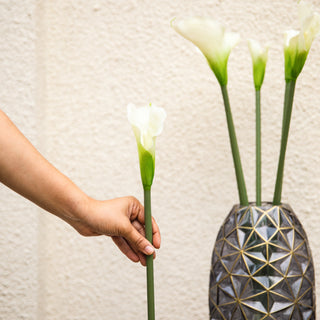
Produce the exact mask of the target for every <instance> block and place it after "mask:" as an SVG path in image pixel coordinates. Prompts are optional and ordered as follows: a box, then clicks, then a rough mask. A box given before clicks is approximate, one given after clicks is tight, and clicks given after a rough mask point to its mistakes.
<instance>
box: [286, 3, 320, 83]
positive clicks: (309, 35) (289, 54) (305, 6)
mask: <svg viewBox="0 0 320 320" xmlns="http://www.w3.org/2000/svg"><path fill="white" fill-rule="evenodd" d="M299 22H300V30H299V31H297V30H289V31H287V32H286V33H285V44H284V57H285V78H286V81H290V80H295V79H297V77H298V76H299V74H300V72H301V71H302V68H303V66H304V64H305V61H306V59H307V56H308V53H309V50H310V48H311V44H312V42H313V40H314V39H315V37H316V36H317V35H318V33H319V31H320V15H319V14H318V13H315V12H313V9H312V6H311V5H310V4H309V3H306V2H305V1H300V2H299Z"/></svg>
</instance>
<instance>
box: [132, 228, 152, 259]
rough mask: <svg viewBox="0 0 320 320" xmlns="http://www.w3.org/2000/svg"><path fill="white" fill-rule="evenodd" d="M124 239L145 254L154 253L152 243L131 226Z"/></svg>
mask: <svg viewBox="0 0 320 320" xmlns="http://www.w3.org/2000/svg"><path fill="white" fill-rule="evenodd" d="M126 240H127V241H128V242H129V244H130V245H131V246H132V247H133V248H134V249H135V250H137V251H140V252H142V253H144V254H146V255H147V256H149V255H151V254H153V253H154V251H155V249H154V247H153V245H152V244H151V243H150V242H149V241H148V240H147V239H146V238H145V237H144V236H142V235H141V233H139V232H138V231H137V230H136V229H135V228H134V227H133V226H131V230H130V231H129V233H128V235H127V236H126Z"/></svg>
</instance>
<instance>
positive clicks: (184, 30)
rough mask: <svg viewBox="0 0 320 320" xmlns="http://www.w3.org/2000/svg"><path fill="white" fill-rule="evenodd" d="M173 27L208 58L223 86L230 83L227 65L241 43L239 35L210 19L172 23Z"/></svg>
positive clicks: (194, 18) (190, 19) (191, 19)
mask: <svg viewBox="0 0 320 320" xmlns="http://www.w3.org/2000/svg"><path fill="white" fill-rule="evenodd" d="M171 25H172V27H173V28H174V29H175V30H176V31H177V32H178V33H179V34H180V35H182V36H183V37H184V38H186V39H188V40H190V41H191V42H193V44H195V45H196V46H197V47H198V48H199V49H200V50H201V51H202V53H203V54H204V56H205V57H206V58H207V60H208V63H209V65H210V68H211V69H212V71H213V72H214V74H215V75H216V77H217V79H218V81H219V83H220V84H221V85H226V84H227V82H228V74H227V63H228V59H229V55H230V52H231V50H232V49H233V48H234V47H235V46H236V44H237V43H238V42H239V39H240V36H239V35H238V34H237V33H233V32H228V31H226V30H225V28H224V27H223V26H221V25H220V24H219V23H218V22H216V21H214V20H212V19H210V18H199V17H193V18H188V19H185V20H181V21H177V20H173V21H172V24H171Z"/></svg>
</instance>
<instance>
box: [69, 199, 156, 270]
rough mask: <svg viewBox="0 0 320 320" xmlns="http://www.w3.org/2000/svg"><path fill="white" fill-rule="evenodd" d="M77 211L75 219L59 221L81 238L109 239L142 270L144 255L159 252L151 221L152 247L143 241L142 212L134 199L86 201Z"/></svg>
mask: <svg viewBox="0 0 320 320" xmlns="http://www.w3.org/2000/svg"><path fill="white" fill-rule="evenodd" d="M77 208H78V213H77V214H76V215H74V216H73V217H72V218H71V217H67V218H63V219H64V220H66V221H67V222H68V223H69V224H70V225H72V226H73V227H74V228H75V229H76V230H77V231H78V232H79V233H80V234H81V235H83V236H98V235H107V236H110V237H112V240H113V241H114V243H115V244H116V245H117V246H118V247H119V249H120V250H121V251H122V252H123V253H124V254H125V255H126V256H127V257H128V258H129V259H130V260H132V261H134V262H139V261H140V262H141V264H142V265H143V266H145V265H146V257H145V255H151V254H153V255H154V257H155V249H154V248H156V249H159V248H160V241H161V238H160V231H159V227H158V225H157V223H156V222H155V220H154V219H153V218H152V229H153V246H152V244H151V243H150V242H149V241H148V240H147V239H146V238H145V229H144V208H143V206H142V204H141V203H140V202H139V201H138V200H137V199H136V198H134V197H123V198H116V199H112V200H106V201H98V200H94V199H92V198H87V199H86V201H84V202H83V203H82V204H81V205H80V206H79V205H78V206H77ZM79 208H80V210H79ZM75 216H76V218H75Z"/></svg>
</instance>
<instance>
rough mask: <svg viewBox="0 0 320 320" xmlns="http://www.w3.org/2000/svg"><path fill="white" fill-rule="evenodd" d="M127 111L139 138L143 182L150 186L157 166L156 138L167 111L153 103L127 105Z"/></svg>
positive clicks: (145, 185) (147, 186)
mask: <svg viewBox="0 0 320 320" xmlns="http://www.w3.org/2000/svg"><path fill="white" fill-rule="evenodd" d="M127 111H128V120H129V122H130V123H131V125H132V128H133V132H134V134H135V137H136V140H137V145H138V153H139V160H140V172H141V179H142V183H143V186H144V187H146V188H150V187H151V185H152V182H153V177H154V168H155V140H156V137H157V136H158V135H159V134H161V132H162V129H163V124H164V120H165V118H166V112H165V110H164V109H163V108H159V107H156V106H155V105H153V104H150V105H149V106H146V107H140V108H137V107H136V106H135V105H134V104H132V103H130V104H129V105H128V106H127Z"/></svg>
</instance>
